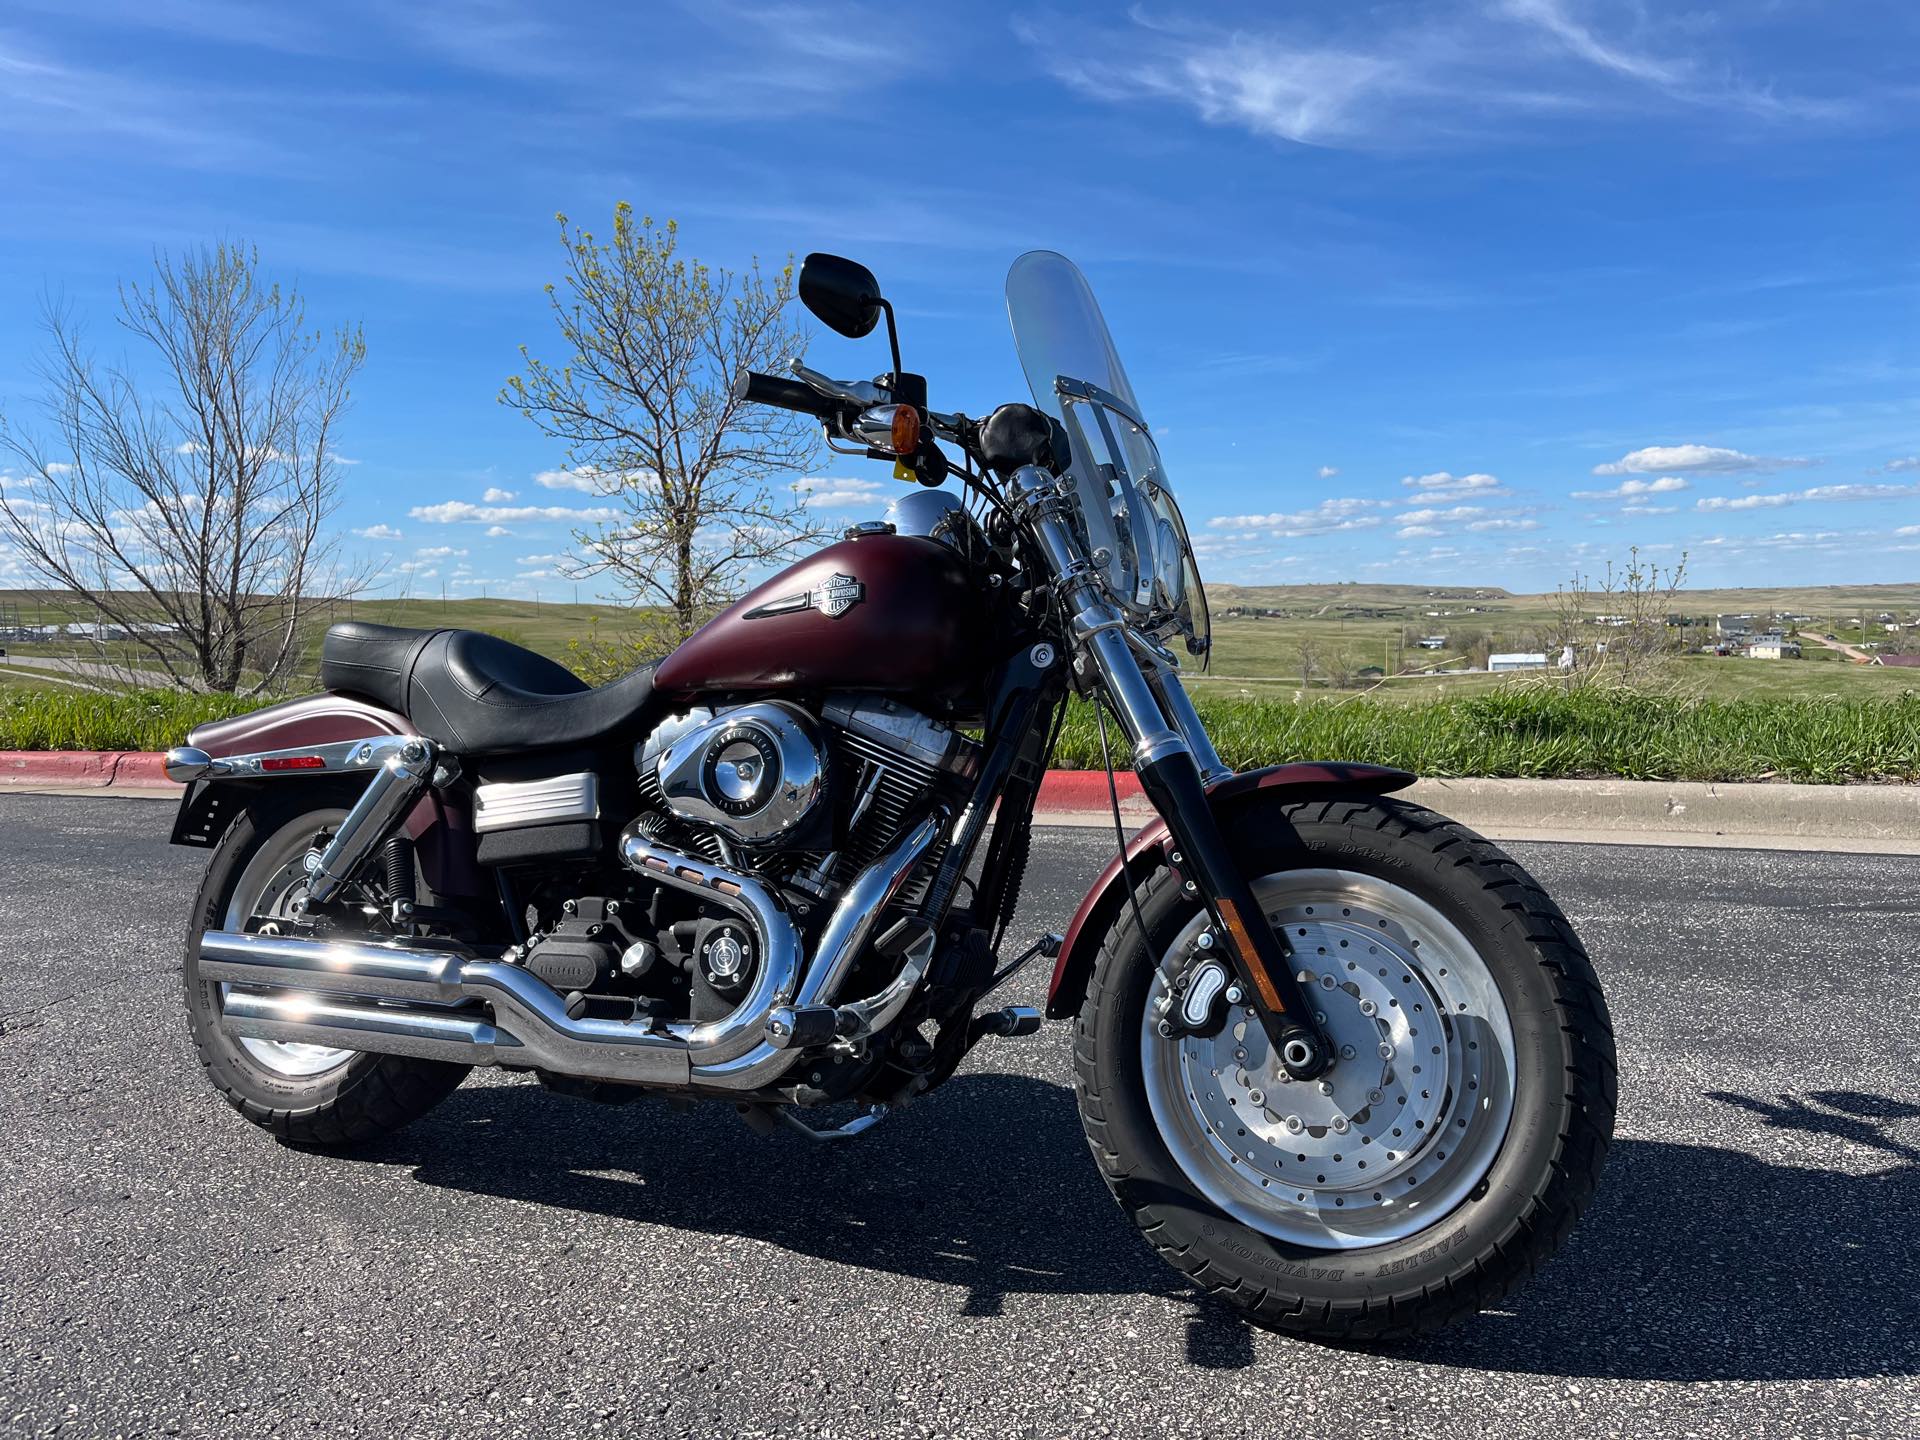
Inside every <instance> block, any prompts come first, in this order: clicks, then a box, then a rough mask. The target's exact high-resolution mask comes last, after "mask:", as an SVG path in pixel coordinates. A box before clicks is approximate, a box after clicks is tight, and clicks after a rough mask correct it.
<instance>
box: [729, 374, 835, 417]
mask: <svg viewBox="0 0 1920 1440" xmlns="http://www.w3.org/2000/svg"><path fill="white" fill-rule="evenodd" d="M733 398H734V399H736V400H746V401H750V402H751V403H753V404H755V405H772V406H775V407H777V408H778V409H781V410H798V411H799V412H800V413H801V414H802V415H813V416H817V417H818V418H820V419H822V420H829V421H830V420H832V419H834V418H835V417H836V416H839V415H842V414H844V413H845V412H846V410H847V408H848V403H847V402H846V401H845V400H837V399H835V398H834V397H833V396H831V395H822V394H821V393H820V392H819V391H818V390H816V389H814V388H813V387H812V386H811V385H803V384H801V383H800V382H799V381H798V380H788V379H785V378H784V377H782V376H779V375H763V374H761V373H760V372H759V371H758V370H742V371H741V372H740V373H739V374H738V375H736V376H735V377H734V381H733Z"/></svg>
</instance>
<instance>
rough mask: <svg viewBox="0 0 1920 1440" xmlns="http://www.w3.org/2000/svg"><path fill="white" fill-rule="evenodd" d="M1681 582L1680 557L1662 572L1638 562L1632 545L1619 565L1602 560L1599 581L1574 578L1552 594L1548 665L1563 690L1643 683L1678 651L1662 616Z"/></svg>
mask: <svg viewBox="0 0 1920 1440" xmlns="http://www.w3.org/2000/svg"><path fill="white" fill-rule="evenodd" d="M1686 576H1687V557H1686V555H1685V554H1684V553H1682V554H1681V556H1680V558H1679V559H1678V560H1677V561H1675V562H1674V564H1673V565H1672V566H1671V567H1670V568H1667V569H1662V568H1661V567H1660V566H1658V565H1656V564H1654V563H1652V562H1651V561H1648V560H1643V559H1642V558H1641V557H1640V547H1639V546H1637V545H1636V546H1634V547H1632V549H1630V550H1629V551H1628V552H1627V560H1626V563H1625V564H1624V565H1620V566H1615V564H1614V563H1613V562H1612V561H1611V560H1609V561H1608V562H1607V567H1606V572H1605V574H1603V575H1602V576H1601V577H1600V578H1599V579H1598V580H1596V579H1595V578H1594V577H1593V576H1591V575H1582V574H1579V573H1577V572H1576V573H1575V574H1574V576H1573V578H1572V579H1571V580H1569V581H1568V582H1567V583H1566V584H1565V585H1562V586H1561V587H1559V588H1558V589H1557V590H1555V591H1554V607H1553V617H1552V620H1551V621H1550V623H1549V626H1548V629H1547V632H1546V635H1547V640H1548V642H1549V644H1548V649H1549V653H1548V655H1547V663H1548V664H1549V665H1550V666H1556V667H1558V668H1559V669H1560V671H1561V673H1562V674H1563V676H1564V677H1565V679H1566V682H1567V684H1568V685H1569V686H1570V687H1572V686H1579V685H1584V684H1590V683H1592V682H1594V681H1597V680H1601V679H1606V680H1611V681H1613V682H1615V683H1617V684H1621V685H1631V684H1634V683H1635V682H1638V681H1644V680H1646V679H1648V678H1650V677H1651V676H1652V674H1653V672H1654V671H1656V670H1657V669H1658V668H1659V666H1660V664H1661V662H1662V661H1664V660H1666V659H1668V658H1670V657H1671V656H1673V655H1674V654H1676V653H1677V652H1678V651H1679V650H1680V649H1681V648H1682V646H1683V643H1684V642H1683V641H1681V640H1680V638H1679V637H1678V634H1677V633H1676V632H1674V631H1673V630H1671V629H1670V628H1669V626H1668V624H1667V617H1668V616H1669V615H1670V614H1671V613H1672V612H1673V599H1674V596H1675V594H1677V593H1678V592H1679V590H1680V587H1681V585H1682V584H1683V583H1684V582H1685V580H1686Z"/></svg>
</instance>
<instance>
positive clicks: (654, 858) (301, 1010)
mask: <svg viewBox="0 0 1920 1440" xmlns="http://www.w3.org/2000/svg"><path fill="white" fill-rule="evenodd" d="M945 822H946V816H945V814H944V812H941V811H936V812H935V813H934V814H932V815H929V816H928V817H927V818H926V819H924V820H922V821H920V823H919V824H917V825H915V826H913V827H912V828H911V829H909V830H908V832H907V833H906V834H905V836H903V837H902V838H901V839H900V840H898V841H896V842H895V844H894V845H893V846H892V847H891V848H889V849H888V850H887V852H886V853H885V854H883V855H881V856H880V857H879V858H878V859H877V860H875V861H874V862H873V864H871V865H870V866H868V867H867V869H866V870H864V871H862V872H861V874H860V875H859V876H858V877H857V878H855V880H854V881H853V882H852V883H851V884H850V885H848V887H847V889H846V892H845V893H844V894H843V895H842V896H841V898H840V902H839V904H838V905H836V906H835V907H834V911H833V914H832V916H831V917H830V918H829V919H828V921H827V924H826V927H825V928H824V929H823V930H822V931H821V934H820V940H819V943H818V944H817V945H816V946H815V950H814V959H813V962H812V963H811V964H809V965H805V966H804V970H805V973H804V974H802V968H803V950H802V946H801V941H800V935H799V932H798V930H797V929H796V928H795V926H794V924H793V920H792V918H791V917H790V916H789V915H788V914H787V912H786V909H785V907H784V906H782V905H781V904H780V902H779V900H778V899H777V898H775V896H774V895H773V893H772V892H771V891H770V890H768V889H767V887H766V886H764V885H762V884H761V883H760V882H759V881H758V880H756V879H754V878H753V877H752V876H750V875H744V874H741V873H739V872H737V871H731V870H726V869H723V868H721V867H720V866H717V865H712V864H709V863H708V862H706V861H704V860H700V859H697V858H695V857H693V856H690V855H687V854H685V853H683V852H681V851H678V850H674V849H672V848H671V847H669V846H665V845H661V844H659V843H658V842H657V841H654V840H651V839H649V838H647V837H646V836H643V835H639V834H629V835H627V836H625V837H623V838H622V840H621V842H620V855H621V859H622V860H623V861H624V862H625V863H626V865H627V866H628V867H629V868H631V869H632V870H634V871H635V872H636V873H638V874H640V875H641V876H643V877H644V878H646V879H648V880H651V881H653V882H654V883H656V884H661V885H667V886H671V887H673V888H675V889H679V890H682V891H686V892H688V893H691V894H694V895H697V896H699V898H700V899H702V900H704V901H706V902H707V903H709V904H713V905H717V906H720V907H722V908H725V909H728V910H731V911H732V912H733V913H735V914H737V915H738V916H739V917H740V918H741V919H742V920H744V921H745V922H746V923H747V925H748V926H749V928H750V929H752V931H753V932H754V937H755V939H756V940H757V941H758V942H759V948H760V956H761V964H760V968H759V971H758V973H757V975H756V977H755V980H754V984H753V986H752V987H751V989H750V990H749V991H748V993H747V994H746V995H745V996H743V997H742V998H741V1001H740V1003H739V1004H738V1005H737V1006H735V1007H734V1009H733V1010H731V1011H730V1012H728V1013H727V1014H726V1015H725V1016H723V1017H722V1018H720V1019H719V1020H713V1021H708V1022H705V1023H703V1024H692V1023H685V1022H672V1023H664V1024H663V1023H660V1022H656V1021H650V1020H635V1021H621V1020H605V1019H593V1018H581V1019H575V1018H573V1017H572V1016H570V1015H568V1014H567V1009H566V1001H565V1000H564V999H563V998H562V997H561V995H560V994H559V992H557V991H556V990H554V989H553V988H552V987H551V986H550V985H548V984H547V983H546V982H545V981H544V980H541V979H540V978H539V977H538V976H536V975H533V974H531V973H530V972H528V971H526V970H523V969H521V968H520V967H519V966H517V965H510V964H508V963H507V962H505V961H503V960H488V959H483V958H480V957H478V956H473V955H469V954H466V953H464V952H461V951H455V950H448V949H437V948H434V947H433V945H432V944H431V943H429V942H421V941H416V942H413V943H392V944H384V943H377V942H374V941H362V940H352V939H345V938H343V939H337V940H315V939H306V938H302V937H295V936H282V935H261V934H252V933H244V932H239V931H231V930H210V931H207V932H205V933H204V934H202V935H201V936H200V937H199V975H200V978H201V979H203V980H207V981H212V982H217V983H219V984H222V985H225V986H242V987H250V988H245V989H228V990H227V991H226V994H225V998H224V1000H223V1002H222V1016H221V1018H222V1023H223V1024H224V1025H225V1026H226V1028H227V1030H228V1031H229V1032H231V1033H232V1034H234V1035H237V1036H241V1037H244V1038H254V1039H261V1040H283V1041H294V1042H298V1043H301V1044H308V1045H325V1046H330V1047H333V1048H336V1049H344V1050H364V1051H371V1052H373V1053H376V1054H388V1055H411V1056H415V1057H418V1058H421V1059H428V1060H447V1061H452V1062H455V1063H457V1064H462V1065H513V1066H525V1067H532V1068H539V1069H542V1070H549V1071H552V1072H554V1073H556V1074H562V1075H574V1076H579V1077H581V1078H584V1079H592V1080H608V1081H615V1082H618V1083H621V1084H628V1085H645V1086H651V1087H654V1088H659V1089H669V1090H694V1091H708V1092H717V1093H721V1094H725V1095H733V1096H742V1095H745V1094H747V1093H751V1092H753V1091H757V1090H761V1089H764V1088H766V1087H767V1086H769V1085H772V1084H774V1083H775V1082H777V1081H778V1080H779V1079H780V1078H781V1077H782V1076H783V1075H784V1074H785V1073H786V1071H787V1070H788V1069H789V1068H791V1067H792V1066H793V1065H794V1064H795V1063H796V1062H797V1061H798V1060H799V1059H800V1057H801V1054H802V1050H801V1049H800V1048H797V1047H794V1045H793V1036H792V1033H791V1030H790V1028H788V1026H787V1025H786V1024H785V1023H774V1021H773V1017H774V1016H775V1015H776V1014H778V1015H780V1016H781V1017H782V1020H783V1022H784V1020H785V1017H788V1016H790V1015H791V1014H792V1013H793V1012H794V1011H795V1010H799V1011H801V1012H803V1013H804V1012H808V1011H811V1010H813V1009H814V1008H815V1007H822V1006H832V1005H834V1004H835V1002H836V1001H837V1000H838V998H839V991H840V988H841V986H842V984H843V983H844V982H845V980H846V977H847V973H848V972H849V971H850V970H851V969H852V967H853V964H854V962H855V961H856V960H858V959H859V958H860V956H861V954H862V953H863V952H864V950H865V948H866V945H867V942H868V940H869V939H870V938H871V936H872V931H873V926H874V923H875V922H876V921H877V920H878V918H879V916H880V912H881V911H882V910H884V909H885V908H886V907H887V906H888V905H889V904H890V903H891V902H892V901H893V900H894V899H895V897H897V896H898V894H899V893H900V890H901V888H902V887H903V886H904V885H905V884H906V883H907V880H908V878H909V877H910V876H911V875H912V873H913V869H914V866H915V865H917V864H918V863H919V861H920V860H921V859H922V857H924V856H925V855H926V853H927V851H928V850H929V849H930V848H931V847H932V846H933V844H934V842H935V840H937V839H938V838H939V835H940V832H941V829H942V827H943V826H944V824H945ZM914 958H919V957H914ZM904 968H905V970H906V971H908V972H911V973H910V974H903V975H902V976H901V977H898V978H897V979H896V980H895V982H894V983H893V985H892V986H890V987H888V990H887V991H883V992H882V994H883V996H884V997H885V1000H886V1002H888V1003H886V1004H885V1006H884V1010H886V1011H891V1012H892V1013H897V1011H898V1006H897V1005H896V1004H894V1003H892V1002H893V1001H894V1000H895V999H896V995H897V992H898V991H899V989H900V987H901V986H902V984H903V982H904V986H905V988H906V990H907V991H908V992H909V993H910V991H911V989H912V988H913V987H914V986H916V985H917V984H918V982H919V980H920V978H921V976H922V974H923V973H924V960H922V962H921V964H920V965H918V966H916V965H914V964H913V962H912V960H911V959H910V960H909V961H908V963H907V965H906V966H905V967H904ZM262 992H271V993H262ZM875 998H876V999H879V998H881V997H875ZM905 998H906V997H905V995H898V999H899V1000H900V1001H902V1002H903V1001H904V999H905ZM859 1003H860V1002H856V1005H858V1004H859ZM888 1018H891V1015H890V1014H889V1016H888ZM876 1028H877V1027H876Z"/></svg>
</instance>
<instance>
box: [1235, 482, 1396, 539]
mask: <svg viewBox="0 0 1920 1440" xmlns="http://www.w3.org/2000/svg"><path fill="white" fill-rule="evenodd" d="M1387 507H1388V502H1387V501H1385V500H1364V499H1361V498H1359V497H1357V496H1352V495H1337V496H1329V497H1328V498H1327V499H1325V500H1322V501H1321V502H1320V503H1319V504H1318V505H1315V506H1314V507H1313V508H1312V509H1310V510H1293V511H1275V512H1273V513H1271V514H1267V515H1216V516H1214V517H1213V518H1212V519H1210V520H1208V521H1207V525H1208V527H1209V528H1211V529H1214V530H1234V531H1238V532H1240V534H1239V535H1237V536H1224V535H1223V536H1212V535H1209V536H1207V537H1205V541H1206V542H1211V543H1210V544H1206V545H1205V546H1204V548H1207V549H1211V550H1213V551H1214V552H1215V553H1219V552H1220V549H1221V547H1222V546H1225V545H1228V544H1231V543H1232V542H1233V541H1234V540H1236V539H1262V540H1283V539H1289V538H1292V537H1296V536H1301V535H1327V534H1332V533H1334V532H1337V531H1341V530H1370V529H1372V528H1374V527H1375V526H1377V525H1380V524H1382V523H1383V521H1382V519H1381V517H1380V516H1379V515H1376V514H1371V513H1369V512H1371V511H1376V510H1384V509H1386V508H1387Z"/></svg>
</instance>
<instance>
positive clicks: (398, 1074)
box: [182, 797, 470, 1147]
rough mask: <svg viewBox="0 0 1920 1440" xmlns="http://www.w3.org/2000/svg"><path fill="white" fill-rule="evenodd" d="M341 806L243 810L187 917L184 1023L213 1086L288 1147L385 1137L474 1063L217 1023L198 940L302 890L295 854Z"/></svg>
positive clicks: (328, 825)
mask: <svg viewBox="0 0 1920 1440" xmlns="http://www.w3.org/2000/svg"><path fill="white" fill-rule="evenodd" d="M345 815H346V811H345V810H344V809H341V808H337V807H329V806H325V805H322V804H319V803H318V801H317V797H314V798H305V799H302V800H298V801H295V800H293V799H292V798H291V797H289V799H288V800H285V801H282V802H281V803H279V804H277V805H275V804H271V803H269V804H268V805H264V806H262V807H260V808H259V809H256V810H250V811H248V812H246V813H245V814H242V815H241V816H240V818H239V819H237V820H236V821H234V823H233V825H232V826H231V827H230V828H229V829H228V830H227V833H226V834H225V835H224V836H223V837H221V840H220V843H219V844H218V845H217V846H215V847H214V852H213V855H212V858H211V859H210V860H209V861H208V864H207V872H206V875H205V877H204V878H203V879H202V881H201V884H200V892H199V894H198V895H197V896H196V897H195V898H194V904H193V914H192V917H191V919H190V920H189V922H188V933H187V944H186V959H185V963H184V965H183V967H182V974H183V978H184V980H185V990H186V1004H187V1025H188V1028H189V1030H190V1031H191V1033H192V1035H193V1044H194V1049H195V1051H196V1052H197V1054H198V1055H199V1058H200V1064H201V1066H202V1067H203V1068H204V1069H205V1070H206V1072H207V1078H208V1079H209V1080H210V1081H212V1083H213V1087H214V1089H216V1090H218V1091H219V1092H220V1094H221V1095H223V1096H224V1097H225V1098H226V1100H227V1103H228V1104H230V1105H232V1106H233V1108H234V1109H235V1110H237V1111H239V1112H240V1113H241V1114H242V1115H244V1116H245V1117H246V1118H247V1119H248V1120H250V1121H252V1122H253V1123H254V1124H255V1125H258V1126H259V1127H260V1128H261V1129H263V1130H267V1131H270V1132H272V1133H273V1134H274V1135H276V1136H277V1137H279V1138H280V1139H281V1140H282V1141H285V1142H286V1143H288V1144H290V1145H300V1146H311V1147H344V1146H351V1145H356V1144H362V1143H365V1142H366V1141H369V1140H374V1139H377V1138H379V1137H381V1136H384V1135H388V1134H391V1133H392V1132H394V1131H395V1130H398V1129H400V1128H401V1127H402V1126H403V1125H406V1124H409V1123H410V1122H412V1121H414V1120H416V1119H418V1118H419V1117H420V1116H421V1115H424V1114H425V1113H426V1112H427V1111H428V1110H431V1109H432V1108H433V1107H434V1106H435V1105H437V1104H439V1103H440V1102H441V1101H442V1100H444V1099H445V1098H446V1097H447V1096H448V1095H450V1094H451V1093H452V1092H453V1091H454V1089H455V1088H456V1087H457V1086H458V1085H459V1084H460V1082H461V1081H462V1080H463V1079H465V1078H466V1074H467V1071H468V1069H469V1068H470V1067H468V1066H465V1065H453V1064H448V1063H446V1062H444V1061H437V1060H419V1059H415V1058H413V1057H411V1056H400V1055H370V1054H366V1053H363V1052H360V1051H354V1050H331V1049H327V1048H324V1047H321V1046H317V1045H297V1044H286V1043H282V1042H279V1041H271V1040H252V1039H245V1040H243V1039H240V1038H238V1037H236V1036H234V1035H231V1034H229V1033H228V1032H227V1030H226V1027H225V1026H224V1025H222V1024H221V1022H220V1007H221V1002H222V999H223V997H224V993H225V990H226V987H225V986H224V985H221V984H219V983H218V982H215V981H208V980H202V979H201V978H200V936H201V934H202V933H203V932H204V931H207V930H222V929H240V928H241V927H242V926H244V925H245V923H246V922H247V920H248V919H249V918H250V917H252V916H254V915H257V914H284V913H287V907H288V904H289V902H290V901H291V900H292V899H293V898H294V897H295V896H297V895H299V894H302V893H304V881H303V880H301V879H300V878H299V876H300V874H301V871H300V861H301V859H302V857H304V856H305V854H306V852H307V849H308V847H309V845H310V844H311V843H312V841H313V838H314V837H315V836H316V835H318V834H320V833H321V832H323V831H329V830H331V829H332V828H333V827H335V826H337V825H338V824H339V822H340V821H341V819H343V818H344V817H345Z"/></svg>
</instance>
